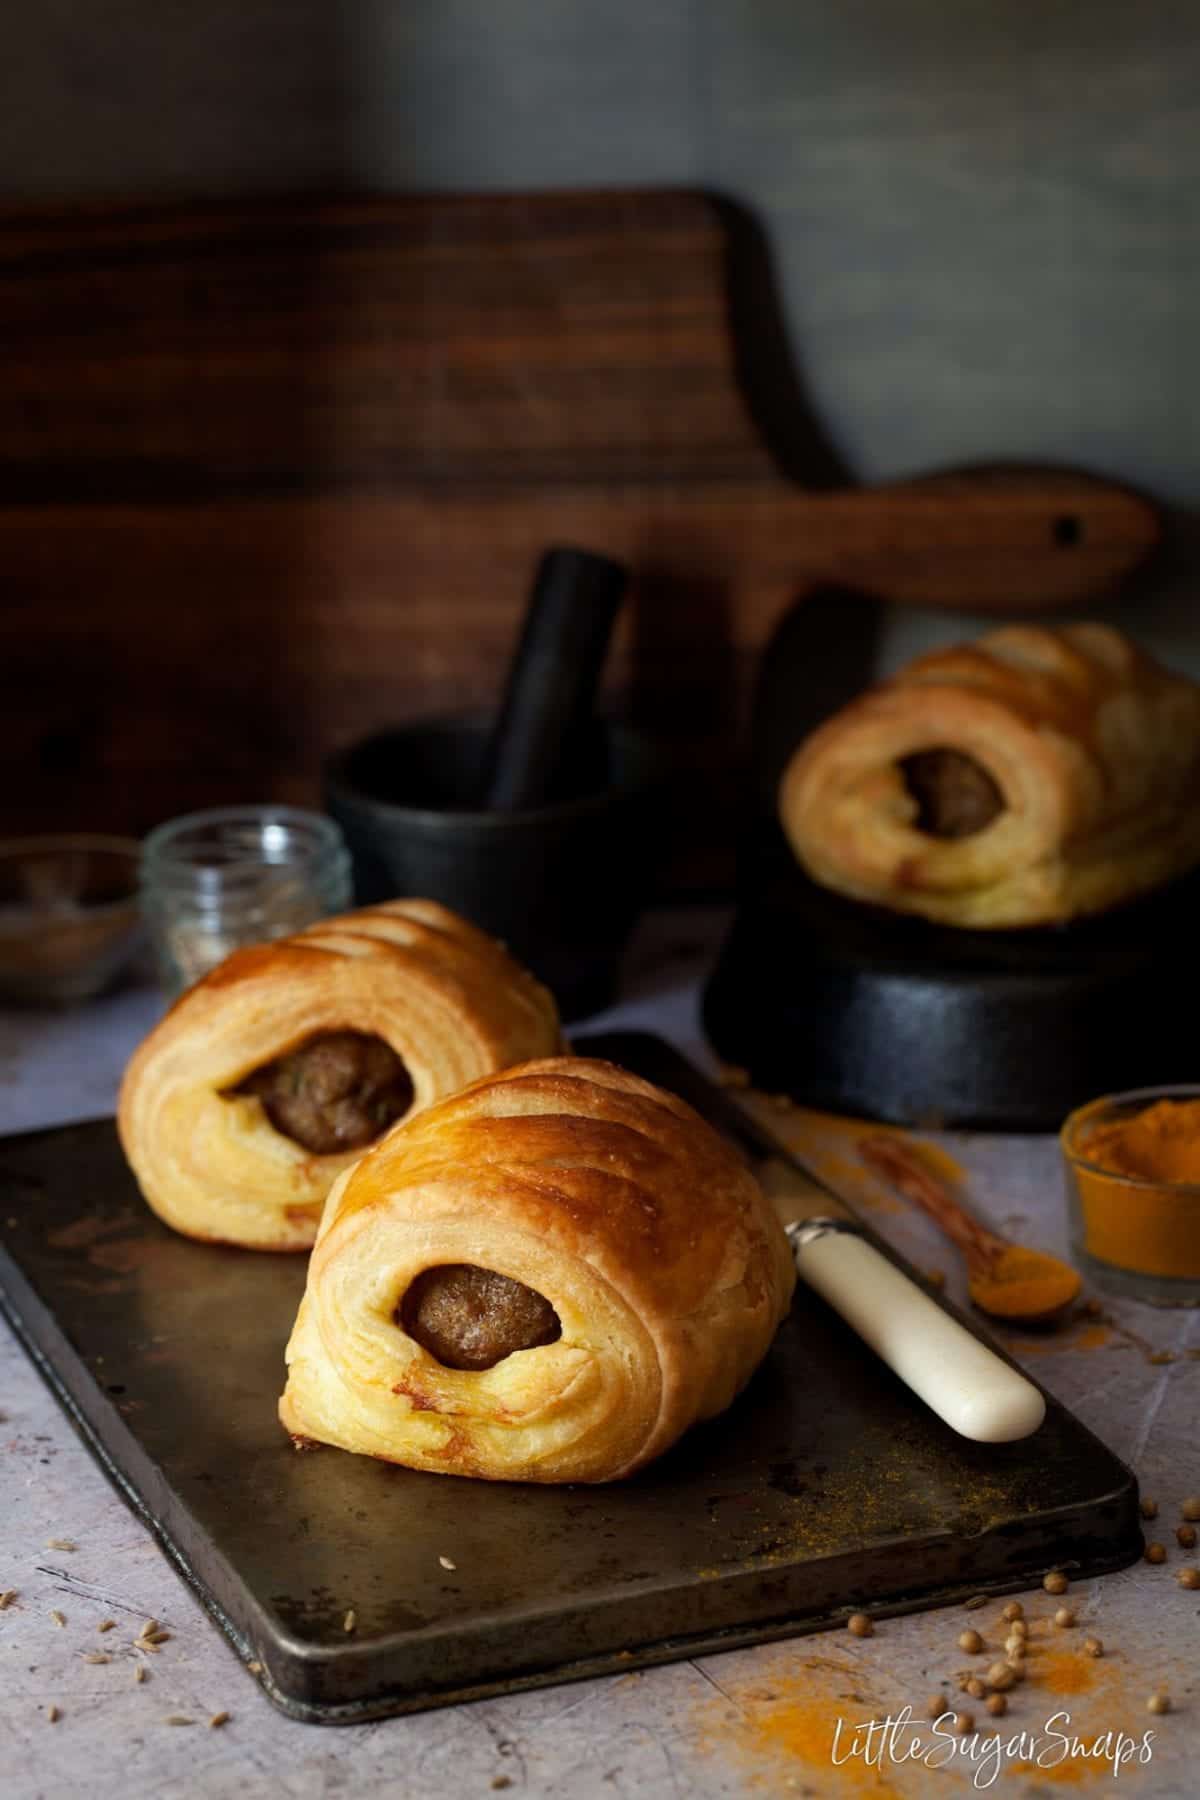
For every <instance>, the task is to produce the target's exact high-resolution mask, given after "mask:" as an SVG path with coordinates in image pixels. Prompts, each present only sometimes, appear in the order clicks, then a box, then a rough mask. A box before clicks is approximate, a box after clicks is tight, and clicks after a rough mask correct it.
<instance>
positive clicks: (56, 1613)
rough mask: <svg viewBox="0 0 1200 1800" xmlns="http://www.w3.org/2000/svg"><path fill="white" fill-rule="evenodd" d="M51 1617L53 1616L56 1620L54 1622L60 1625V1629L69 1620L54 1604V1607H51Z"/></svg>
mask: <svg viewBox="0 0 1200 1800" xmlns="http://www.w3.org/2000/svg"><path fill="white" fill-rule="evenodd" d="M50 1617H51V1618H52V1619H53V1620H54V1623H55V1624H56V1625H57V1626H58V1627H59V1628H60V1629H61V1628H62V1626H64V1625H65V1624H66V1622H67V1621H66V1619H65V1618H64V1616H63V1614H62V1613H60V1612H59V1610H58V1608H57V1607H56V1606H52V1607H51V1608H50Z"/></svg>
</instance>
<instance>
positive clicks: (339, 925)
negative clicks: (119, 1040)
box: [117, 900, 562, 1250]
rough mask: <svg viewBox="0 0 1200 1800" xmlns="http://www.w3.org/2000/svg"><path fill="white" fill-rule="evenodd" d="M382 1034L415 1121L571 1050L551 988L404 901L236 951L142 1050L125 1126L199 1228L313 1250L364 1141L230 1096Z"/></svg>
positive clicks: (129, 1081)
mask: <svg viewBox="0 0 1200 1800" xmlns="http://www.w3.org/2000/svg"><path fill="white" fill-rule="evenodd" d="M339 1030H350V1031H358V1032H364V1033H369V1034H373V1035H375V1036H378V1037H380V1038H382V1039H383V1040H384V1042H385V1043H387V1044H388V1045H389V1046H390V1047H391V1048H392V1050H394V1051H395V1053H396V1055H397V1056H399V1057H400V1059H401V1061H402V1062H403V1063H404V1065H405V1068H406V1069H407V1072H408V1075H409V1078H410V1079H411V1081H412V1085H413V1101H412V1105H411V1106H410V1108H409V1114H408V1116H411V1115H412V1114H413V1113H414V1112H417V1111H419V1110H420V1109H421V1108H423V1107H427V1106H430V1105H432V1104H433V1102H434V1101H437V1100H440V1099H442V1098H443V1097H444V1096H445V1095H447V1094H452V1093H455V1092H456V1091H457V1090H458V1089H459V1088H461V1087H463V1086H465V1085H466V1083H467V1082H470V1081H474V1080H477V1079H478V1078H479V1077H480V1076H481V1075H488V1074H491V1073H492V1072H493V1071H495V1070H497V1069H503V1068H506V1067H507V1066H508V1065H509V1064H510V1063H515V1062H524V1061H526V1060H527V1059H528V1058H529V1057H531V1056H539V1055H547V1054H553V1053H554V1052H555V1051H557V1050H558V1049H559V1048H561V1042H562V1040H561V1036H560V1032H559V1026H558V1015H557V1012H556V1010H555V1006H554V1001H553V999H552V998H551V996H550V994H549V993H547V991H546V989H545V988H543V987H542V986H541V985H540V983H538V982H537V981H535V980H534V978H533V976H532V975H529V974H528V973H527V972H526V971H525V970H524V969H522V968H521V967H520V965H519V964H517V963H516V962H514V960H513V959H512V957H511V956H509V954H508V952H507V951H506V950H505V949H504V948H503V946H502V945H500V944H498V943H496V942H495V940H494V939H492V938H490V937H488V936H487V935H486V933H484V932H482V931H479V930H477V929H476V928H475V926H473V925H470V924H468V923H467V921H466V920H465V919H460V918H459V917H458V916H457V915H456V914H455V913H452V912H450V911H448V910H447V908H446V907H444V906H439V905H437V904H436V903H435V902H434V901H431V900H391V901H387V902H386V903H385V904H383V905H381V906H373V907H366V908H364V909H363V910H362V911H360V912H353V913H345V914H343V915H341V916H339V917H337V918H332V919H324V920H322V921H321V922H320V923H319V924H317V925H313V926H311V927H309V928H308V929H307V930H305V931H302V932H299V933H297V934H296V935H295V936H294V937H288V938H280V939H276V940H275V941H273V942H271V943H267V944H260V945H255V946H254V947H253V948H250V949H245V950H237V951H235V952H234V953H233V955H232V956H229V957H227V958H226V960H225V961H224V962H223V963H221V965H220V966H219V967H218V968H216V969H214V970H213V971H212V972H211V973H210V974H208V975H206V976H205V977H204V978H203V979H202V980H201V981H199V982H197V983H196V985H195V986H194V987H192V988H189V989H188V991H187V992H186V993H185V994H183V995H181V997H180V998H179V999H178V1000H177V1001H176V1003H175V1005H174V1006H173V1007H172V1008H171V1010H170V1012H168V1013H167V1015H166V1017H165V1018H164V1019H162V1020H161V1021H160V1023H159V1024H158V1025H157V1026H156V1027H155V1029H154V1030H153V1031H152V1032H151V1033H150V1035H149V1037H148V1038H146V1040H145V1041H144V1042H143V1043H142V1045H141V1046H140V1047H139V1049H138V1050H137V1051H136V1052H135V1053H134V1056H133V1058H132V1059H131V1061H130V1063H129V1066H128V1068H127V1069H126V1071H125V1077H124V1080H123V1082H122V1085H121V1096H120V1103H119V1107H118V1114H117V1123H118V1128H119V1131H120V1135H121V1142H122V1145H123V1146H124V1150H125V1154H126V1156H127V1157H128V1159H129V1162H130V1164H131V1166H132V1168H133V1171H134V1174H135V1175H136V1176H137V1179H138V1183H139V1185H140V1187H141V1190H142V1193H143V1194H144V1195H145V1197H146V1199H147V1200H148V1201H149V1203H150V1205H151V1206H152V1207H153V1208H154V1210H155V1212H156V1213H158V1215H159V1216H160V1218H162V1219H164V1220H165V1221H166V1223H167V1224H168V1225H170V1226H173V1227H174V1229H175V1230H176V1231H181V1232H185V1233H186V1234H187V1235H188V1236H190V1237H197V1238H207V1239H211V1240H214V1241H217V1242H221V1243H229V1244H241V1245H244V1246H246V1247H248V1248H250V1249H256V1250H307V1249H309V1248H310V1247H311V1245H312V1243H313V1241H314V1240H315V1238H316V1234H317V1225H318V1223H319V1221H320V1217H321V1208H322V1206H323V1205H324V1203H325V1198H326V1196H327V1194H328V1193H329V1190H330V1188H331V1187H332V1186H333V1183H334V1182H335V1181H336V1179H337V1177H338V1176H339V1175H341V1174H342V1173H343V1171H344V1170H346V1169H347V1168H349V1167H350V1166H351V1165H352V1164H353V1163H354V1162H356V1161H357V1159H358V1157H359V1156H360V1155H361V1154H362V1150H361V1148H360V1149H356V1150H347V1151H343V1152H340V1153H336V1154H333V1155H316V1154H314V1153H313V1152H312V1151H310V1150H306V1149H305V1148H304V1147H303V1146H302V1145H300V1144H298V1143H295V1142H294V1141H293V1140H292V1139H291V1138H288V1137H285V1136H284V1135H283V1134H282V1133H280V1132H278V1131H276V1130H275V1128H274V1126H273V1125H272V1124H271V1122H270V1119H269V1118H268V1116H267V1114H266V1112H265V1111H264V1109H263V1105H262V1102H261V1101H260V1100H259V1099H258V1098H257V1097H256V1096H254V1095H252V1094H235V1093H233V1092H231V1091H230V1090H232V1089H233V1088H236V1087H237V1086H238V1085H239V1084H240V1083H241V1082H243V1081H244V1080H245V1078H246V1077H247V1076H248V1075H250V1074H251V1073H253V1072H254V1071H255V1070H257V1069H260V1068H262V1067H263V1065H264V1064H266V1063H269V1062H272V1061H274V1060H275V1059H276V1058H277V1057H279V1056H283V1055H286V1054H287V1052H289V1051H290V1050H293V1049H295V1048H297V1047H298V1046H299V1045H300V1044H302V1043H304V1042H306V1041H307V1040H308V1039H310V1038H312V1037H313V1036H315V1035H318V1034H321V1033H324V1032H328V1031H339Z"/></svg>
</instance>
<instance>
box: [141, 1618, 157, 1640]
mask: <svg viewBox="0 0 1200 1800" xmlns="http://www.w3.org/2000/svg"><path fill="white" fill-rule="evenodd" d="M157 1630H158V1620H157V1619H147V1620H146V1622H145V1623H144V1625H143V1626H142V1629H141V1631H140V1632H139V1633H138V1636H139V1637H149V1636H150V1633H151V1632H152V1631H157Z"/></svg>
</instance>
